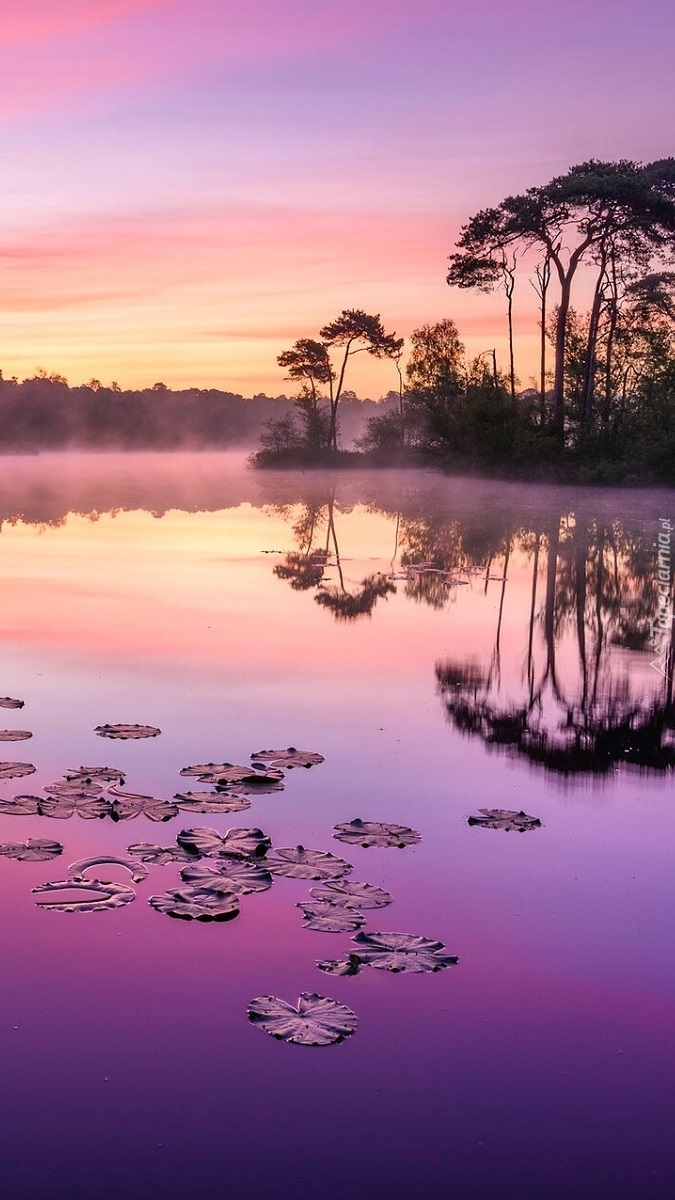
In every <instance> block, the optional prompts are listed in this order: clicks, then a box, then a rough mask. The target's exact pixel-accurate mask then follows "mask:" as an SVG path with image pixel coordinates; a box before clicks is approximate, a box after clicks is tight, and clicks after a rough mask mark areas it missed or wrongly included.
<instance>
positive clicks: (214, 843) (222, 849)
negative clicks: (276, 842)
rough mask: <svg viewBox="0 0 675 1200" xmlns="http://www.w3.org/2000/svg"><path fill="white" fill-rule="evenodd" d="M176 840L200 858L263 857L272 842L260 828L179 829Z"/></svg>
mask: <svg viewBox="0 0 675 1200" xmlns="http://www.w3.org/2000/svg"><path fill="white" fill-rule="evenodd" d="M176 841H177V842H178V845H179V846H182V847H183V848H184V849H185V850H187V851H189V853H191V854H195V855H198V856H200V857H202V858H218V857H220V856H225V857H231V858H264V857H265V855H266V854H267V851H268V850H269V848H270V846H271V844H272V843H271V841H270V839H269V838H268V836H267V834H266V833H263V831H262V829H228V831H227V833H225V834H222V833H218V830H217V829H201V828H197V829H181V831H180V833H179V834H178V837H177V838H176Z"/></svg>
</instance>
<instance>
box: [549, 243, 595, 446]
mask: <svg viewBox="0 0 675 1200" xmlns="http://www.w3.org/2000/svg"><path fill="white" fill-rule="evenodd" d="M594 240H596V239H595V237H594V235H593V234H591V233H589V234H587V235H586V237H585V238H584V240H583V242H580V243H579V245H578V246H577V247H576V249H575V250H574V251H573V252H572V254H571V255H570V261H569V265H568V267H567V269H565V264H564V263H563V261H562V259H561V257H560V253H559V247H557V246H554V245H553V242H550V241H549V242H548V243H547V248H548V252H549V254H550V256H551V260H552V262H554V263H555V268H556V271H557V272H558V279H559V280H560V304H559V306H558V317H557V320H556V330H555V372H554V381H553V426H554V429H555V431H556V433H557V434H558V438H559V439H560V441H561V442H564V438H565V350H566V346H567V318H568V316H569V311H570V299H571V295H572V280H573V279H574V276H575V274H576V269H577V267H578V266H579V263H580V261H581V258H582V255H583V253H584V251H585V250H587V249H588V247H589V246H590V245H591V242H593V241H594Z"/></svg>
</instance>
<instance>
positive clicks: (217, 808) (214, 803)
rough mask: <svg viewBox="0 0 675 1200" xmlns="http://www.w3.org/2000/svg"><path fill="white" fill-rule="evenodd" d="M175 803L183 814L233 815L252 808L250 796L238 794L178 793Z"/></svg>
mask: <svg viewBox="0 0 675 1200" xmlns="http://www.w3.org/2000/svg"><path fill="white" fill-rule="evenodd" d="M174 801H175V803H176V804H177V805H178V808H180V809H181V810H182V811H183V812H195V813H231V812H243V811H244V810H245V809H247V808H250V807H251V801H250V800H249V798H248V796H242V795H240V794H239V793H237V792H176V795H175V796H174Z"/></svg>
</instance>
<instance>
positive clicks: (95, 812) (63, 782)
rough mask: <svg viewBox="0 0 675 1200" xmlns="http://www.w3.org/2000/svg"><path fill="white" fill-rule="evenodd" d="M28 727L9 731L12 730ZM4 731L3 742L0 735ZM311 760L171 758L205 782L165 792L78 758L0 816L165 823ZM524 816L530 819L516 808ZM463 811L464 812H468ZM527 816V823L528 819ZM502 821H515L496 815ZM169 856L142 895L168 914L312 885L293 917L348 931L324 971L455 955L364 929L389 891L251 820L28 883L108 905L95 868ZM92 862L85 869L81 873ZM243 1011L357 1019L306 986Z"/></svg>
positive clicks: (228, 906)
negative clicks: (159, 880) (141, 787)
mask: <svg viewBox="0 0 675 1200" xmlns="http://www.w3.org/2000/svg"><path fill="white" fill-rule="evenodd" d="M22 703H23V702H21V701H13V700H10V699H9V698H5V699H4V700H0V706H2V707H6V708H7V707H14V708H19V707H22ZM95 732H96V733H97V735H99V736H101V737H106V738H111V739H132V740H135V739H140V738H147V737H156V736H158V735H159V733H160V732H161V731H160V730H159V729H158V728H157V727H155V726H149V725H102V726H97V728H96V730H95ZM23 736H26V737H28V736H30V735H29V734H25V735H23V734H19V735H17V736H16V738H14V740H20V739H21V737H23ZM5 740H13V739H12V738H11V737H9V736H8V737H7V738H6V739H5ZM321 762H323V757H322V755H320V754H317V753H315V752H314V751H304V750H298V749H296V748H295V747H288V748H287V749H283V750H261V751H257V752H255V753H254V754H252V755H251V762H250V763H249V764H247V765H243V766H241V765H237V764H233V763H228V762H218V763H214V762H209V763H198V764H193V765H191V766H187V767H184V768H182V770H181V771H180V774H181V776H182V777H187V778H194V779H196V780H197V781H198V782H199V783H201V784H204V785H208V790H201V791H194V792H192V791H187V792H177V793H176V794H175V795H174V796H173V798H172V799H171V800H165V799H159V798H156V797H153V796H147V795H141V794H139V793H134V792H129V791H126V790H124V784H125V773H124V772H122V771H119V770H117V769H116V768H114V767H85V766H81V767H78V768H76V769H74V770H71V771H68V772H67V773H66V774H65V775H64V776H63V778H62V779H60V780H57V781H55V782H54V783H52V784H48V785H47V786H45V787H44V788H43V789H42V790H43V792H44V793H45V794H44V795H42V796H35V795H18V796H15V797H14V798H13V799H12V800H7V799H0V814H5V815H7V814H15V815H23V816H25V815H42V816H47V817H52V818H57V819H65V818H68V817H71V816H73V815H75V814H77V815H78V816H81V817H83V818H85V819H94V818H104V817H109V818H111V819H112V820H113V821H128V820H132V819H134V818H135V817H137V816H140V815H143V816H146V817H147V818H148V819H149V820H151V821H154V822H159V823H161V822H165V821H169V820H171V819H173V818H175V817H176V816H178V814H179V813H180V812H181V811H183V812H192V813H203V814H208V813H212V814H216V813H231V812H238V811H243V810H245V809H247V808H249V807H250V805H251V801H252V797H253V796H255V795H256V794H257V795H264V794H270V793H276V792H280V791H282V790H283V788H284V772H285V771H288V770H293V769H298V768H305V769H308V768H311V767H314V766H316V765H318V764H319V763H321ZM34 771H35V767H34V766H33V765H32V764H27V763H2V764H0V779H3V778H4V779H10V778H15V777H21V776H23V775H28V774H31V773H32V772H34ZM481 811H482V817H481V818H476V819H475V821H476V823H488V821H492V827H494V822H495V821H496V820H498V819H499V818H504V817H505V816H509V817H511V818H513V817H514V816H516V817H519V818H521V819H522V818H526V814H522V813H521V814H504V813H503V812H502V811H501V810H481ZM526 819H527V820H529V821H535V819H534V818H526ZM472 820H473V819H472ZM535 823H538V822H536V821H535ZM499 827H502V828H507V827H509V828H511V827H513V828H525V827H529V826H526V825H523V822H522V820H521V823H520V825H518V824H516V825H511V826H508V825H504V824H502V825H501V826H499ZM333 836H334V837H335V838H336V839H337V840H338V841H341V842H343V843H345V844H347V845H351V846H357V847H361V848H362V849H367V850H370V849H372V848H375V847H379V848H399V849H404V848H406V847H409V846H412V845H415V844H417V843H418V842H419V841H420V840H421V839H420V834H419V833H418V832H417V831H416V830H414V829H411V828H409V827H408V826H405V825H398V824H393V823H388V822H381V821H364V820H362V819H361V818H359V817H357V818H354V819H353V820H352V821H348V822H343V823H340V824H337V825H335V826H334V830H333ZM62 851H63V847H62V846H61V845H60V843H58V842H51V841H47V840H46V839H29V840H28V841H27V842H24V843H18V842H17V843H14V842H8V843H3V844H0V856H5V857H12V858H14V859H16V860H18V861H47V860H49V859H52V858H55V857H57V856H58V855H60V854H61V853H62ZM172 863H176V864H178V866H179V870H180V878H181V882H180V885H179V886H176V887H172V888H168V889H167V890H165V891H164V892H161V893H158V894H155V895H152V896H150V897H149V904H150V905H151V907H152V908H153V909H155V910H156V911H157V912H159V913H161V914H164V915H167V916H170V917H172V918H175V919H179V920H188V921H192V920H194V921H199V922H218V923H222V922H226V921H230V920H233V919H234V918H236V917H237V916H238V915H239V912H240V907H241V898H242V897H245V896H247V895H254V894H257V893H261V892H264V891H266V890H268V889H269V888H270V887H271V886H272V883H273V881H274V880H275V879H276V878H283V877H287V878H292V879H305V880H307V881H310V882H312V883H313V884H315V886H314V887H312V888H310V892H309V898H308V899H307V900H306V901H301V902H299V904H298V906H297V907H299V908H300V909H301V911H302V919H303V927H304V928H305V929H308V930H316V931H319V932H324V933H338V934H340V933H351V934H354V936H353V937H352V939H351V943H350V945H349V946H348V948H347V950H346V951H345V952H344V953H343V955H342V957H339V958H336V959H332V960H322V961H318V962H317V966H318V968H319V969H320V970H321V971H323V972H324V973H325V974H328V975H344V976H352V975H356V974H358V973H359V972H360V971H361V970H362V969H364V968H366V967H372V968H375V969H378V970H386V971H390V972H392V973H410V972H416V973H420V972H425V973H426V972H437V971H440V970H443V969H445V968H447V967H449V966H452V965H454V964H456V963H457V961H458V959H457V956H456V955H451V954H448V953H447V952H446V948H445V946H444V945H443V943H442V942H438V941H434V940H431V939H429V938H425V937H420V936H419V935H415V934H408V933H400V932H386V931H385V932H380V931H373V932H366V931H364V930H363V929H362V926H363V925H365V923H366V920H367V919H368V916H369V915H371V914H372V913H374V912H375V911H376V910H377V909H380V908H384V907H386V906H387V905H389V904H390V903H391V901H392V897H391V895H390V893H389V892H387V891H386V890H385V889H384V888H381V887H377V886H375V885H374V884H371V883H362V882H357V881H354V880H351V879H348V878H347V876H348V875H349V874H350V873H351V871H352V870H353V866H352V864H351V863H349V862H347V860H346V859H344V858H341V857H339V856H338V855H335V854H332V853H330V852H329V851H326V850H319V849H307V848H306V847H304V846H301V845H300V846H291V847H275V848H274V850H272V846H271V839H270V838H269V836H268V835H267V834H266V833H264V832H263V830H262V829H259V828H254V827H252V828H232V829H228V830H227V832H226V833H224V834H223V833H221V832H219V831H218V830H215V829H211V828H208V827H201V826H197V827H193V828H187V829H182V830H181V831H180V832H179V833H178V834H177V836H176V839H175V843H174V844H173V845H169V846H161V845H154V844H152V843H149V842H137V843H134V844H132V845H130V846H129V847H128V852H127V855H126V856H125V855H119V856H117V855H100V856H95V857H92V858H88V859H81V860H78V862H75V863H73V864H71V866H70V867H69V868H68V871H67V873H66V878H65V879H61V880H55V881H51V882H47V883H44V884H40V885H38V886H37V887H35V888H34V889H33V892H34V894H35V895H36V896H37V897H38V899H37V900H36V903H37V904H38V905H39V906H40V907H41V908H43V909H46V910H48V911H54V912H66V913H74V912H98V911H105V910H108V909H113V908H119V907H121V906H124V905H127V904H129V903H130V902H132V901H133V900H134V899H135V890H134V888H133V887H132V886H131V885H130V884H129V883H119V882H113V881H111V880H109V879H106V878H105V877H104V876H105V874H106V872H105V871H103V870H102V869H101V868H103V867H105V866H109V865H113V864H115V865H118V866H122V867H124V868H126V869H127V870H128V871H129V873H130V875H131V878H132V882H133V883H140V882H142V880H143V879H144V878H145V877H146V876H147V874H148V870H149V868H150V867H154V866H164V865H167V864H172ZM92 871H94V872H95V874H93V875H92V874H90V872H92ZM248 1015H249V1019H250V1020H251V1022H252V1023H253V1024H256V1025H259V1026H260V1028H262V1029H264V1030H265V1031H266V1032H268V1033H269V1034H270V1035H272V1036H273V1037H275V1038H278V1039H281V1040H284V1041H289V1042H293V1043H295V1044H299V1045H312V1046H317V1045H329V1044H333V1043H335V1042H339V1041H342V1040H344V1039H345V1038H346V1037H348V1036H350V1035H351V1034H352V1033H353V1032H354V1031H355V1029H356V1025H357V1018H356V1015H355V1014H354V1013H353V1011H352V1010H351V1009H350V1008H348V1007H347V1006H346V1005H343V1004H340V1003H339V1002H338V1001H336V1000H331V999H329V998H327V997H325V996H319V995H318V994H316V993H313V992H310V993H308V992H303V993H302V994H301V995H300V998H299V1001H298V1004H297V1006H293V1005H289V1004H288V1003H287V1002H286V1001H284V1000H281V999H279V998H278V997H273V996H267V997H257V998H256V999H254V1000H253V1001H251V1004H250V1007H249V1013H248Z"/></svg>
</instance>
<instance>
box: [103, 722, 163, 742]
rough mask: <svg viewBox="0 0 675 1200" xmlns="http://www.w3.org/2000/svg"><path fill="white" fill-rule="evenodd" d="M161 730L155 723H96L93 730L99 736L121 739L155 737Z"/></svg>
mask: <svg viewBox="0 0 675 1200" xmlns="http://www.w3.org/2000/svg"><path fill="white" fill-rule="evenodd" d="M161 732H162V731H161V729H157V727H156V726H155V725H97V726H96V728H95V730H94V733H97V734H98V736H99V737H104V738H118V739H120V740H121V741H126V740H128V739H130V738H133V739H137V738H151V737H157V735H158V734H160V733H161Z"/></svg>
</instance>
